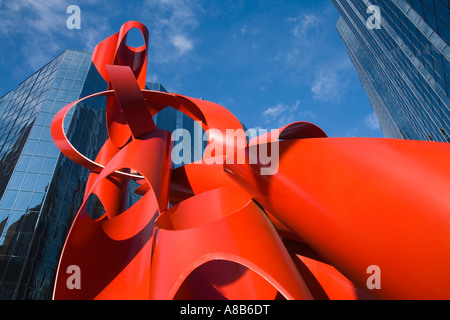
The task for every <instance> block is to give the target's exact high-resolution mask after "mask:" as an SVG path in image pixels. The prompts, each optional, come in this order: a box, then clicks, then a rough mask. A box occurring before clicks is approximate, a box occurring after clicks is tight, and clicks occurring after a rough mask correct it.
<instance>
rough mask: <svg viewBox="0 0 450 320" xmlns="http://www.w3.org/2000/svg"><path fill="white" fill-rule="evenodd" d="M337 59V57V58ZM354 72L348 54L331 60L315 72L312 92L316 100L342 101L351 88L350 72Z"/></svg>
mask: <svg viewBox="0 0 450 320" xmlns="http://www.w3.org/2000/svg"><path fill="white" fill-rule="evenodd" d="M336 60H337V59H336ZM352 72H354V69H353V65H352V64H351V61H350V59H349V58H348V56H343V57H342V59H339V61H338V62H336V63H333V62H329V63H327V64H325V65H323V66H322V67H321V68H320V69H319V70H317V71H316V72H315V78H314V80H313V82H312V84H311V94H312V96H313V98H314V99H315V100H320V101H324V102H335V103H340V102H341V101H342V99H343V97H344V96H345V94H346V93H347V92H348V90H349V89H350V81H349V74H350V73H352Z"/></svg>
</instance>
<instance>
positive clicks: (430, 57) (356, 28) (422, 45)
mask: <svg viewBox="0 0 450 320" xmlns="http://www.w3.org/2000/svg"><path fill="white" fill-rule="evenodd" d="M332 2H333V4H334V5H335V7H336V8H337V10H338V11H339V14H340V17H339V20H338V22H337V25H336V26H337V29H338V31H339V34H340V36H341V38H342V40H343V42H344V43H345V45H346V47H347V50H348V53H349V55H350V58H351V60H352V62H353V64H354V66H355V68H356V70H357V71H358V74H359V77H360V79H361V83H362V85H363V86H364V88H365V90H366V92H367V95H368V97H369V100H370V102H371V105H372V107H373V109H374V112H375V114H376V115H377V117H378V119H379V121H380V125H381V129H382V130H383V132H384V134H385V136H386V137H388V138H399V139H412V140H430V141H443V142H449V141H450V46H449V43H450V30H449V28H450V9H449V1H448V0H372V1H368V0H332ZM373 6H375V7H373ZM375 11H378V12H379V16H380V20H378V19H377V21H379V22H380V23H379V25H378V27H377V26H376V22H377V21H374V18H375Z"/></svg>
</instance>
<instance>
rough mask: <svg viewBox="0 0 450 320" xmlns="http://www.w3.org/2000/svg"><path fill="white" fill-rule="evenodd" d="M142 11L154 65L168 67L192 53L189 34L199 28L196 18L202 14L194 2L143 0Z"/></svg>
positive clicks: (197, 4) (188, 0)
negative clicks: (166, 65) (181, 57)
mask: <svg viewBox="0 0 450 320" xmlns="http://www.w3.org/2000/svg"><path fill="white" fill-rule="evenodd" d="M142 8H143V10H142V12H141V13H142V16H143V19H141V20H142V22H143V23H144V24H146V25H147V27H148V29H149V31H150V47H151V50H150V51H151V52H152V55H153V58H152V61H153V62H154V63H171V62H173V61H174V60H176V59H179V58H180V56H183V55H185V54H187V53H188V52H190V51H192V50H193V49H194V41H193V40H192V37H191V32H192V31H194V30H195V29H196V28H197V27H198V26H199V24H200V23H199V20H198V14H201V13H202V12H203V8H202V7H201V6H200V4H199V2H198V1H196V0H147V1H145V3H144V4H143V6H142ZM173 47H175V48H176V49H177V50H173Z"/></svg>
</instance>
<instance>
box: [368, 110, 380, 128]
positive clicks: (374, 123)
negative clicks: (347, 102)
mask: <svg viewBox="0 0 450 320" xmlns="http://www.w3.org/2000/svg"><path fill="white" fill-rule="evenodd" d="M364 124H365V125H366V127H368V128H369V129H372V130H379V129H380V122H379V121H378V118H377V116H376V114H375V112H372V113H371V114H369V115H367V116H366V117H365V118H364Z"/></svg>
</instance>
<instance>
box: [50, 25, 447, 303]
mask: <svg viewBox="0 0 450 320" xmlns="http://www.w3.org/2000/svg"><path fill="white" fill-rule="evenodd" d="M133 28H137V29H138V30H139V31H141V33H142V35H143V38H144V41H145V44H144V45H143V46H142V47H140V48H131V47H129V46H127V45H126V37H127V33H128V32H129V31H130V30H131V29H133ZM147 44H148V30H147V29H146V27H145V26H144V25H142V24H141V23H139V22H136V21H130V22H127V23H125V24H124V25H123V26H122V28H121V29H120V31H119V32H118V33H116V34H114V35H112V36H111V37H109V38H107V39H106V40H104V41H102V42H101V43H100V44H99V45H98V46H97V47H96V48H95V51H94V54H93V63H94V65H95V66H96V68H97V69H98V71H99V72H100V74H101V75H102V77H103V78H104V79H105V81H107V82H108V90H107V91H105V92H99V93H96V94H94V95H91V96H88V97H86V98H84V99H80V100H78V101H75V102H73V103H71V104H69V105H67V106H66V107H64V108H63V109H61V111H60V112H58V113H57V114H56V116H55V118H54V120H53V123H52V128H51V130H52V136H53V139H54V141H55V143H56V145H57V146H58V148H59V149H60V150H61V152H62V153H63V154H64V155H66V156H67V157H68V158H70V159H71V160H72V161H74V162H76V163H77V164H79V165H80V166H84V167H86V168H87V169H89V170H90V171H91V174H90V176H89V179H88V183H87V187H86V192H85V195H84V201H83V204H82V206H81V208H80V210H79V212H78V214H77V216H76V218H75V221H74V222H73V225H72V228H71V230H70V232H69V235H68V237H67V240H66V243H65V246H64V249H63V252H62V255H61V258H60V263H59V267H58V273H57V276H56V282H55V288H54V296H53V298H54V299H280V298H281V299H282V298H286V299H373V298H376V299H448V298H450V289H449V287H450V274H449V273H448V270H450V167H449V163H450V147H449V145H448V144H446V143H437V142H420V141H405V140H392V139H368V138H328V137H327V135H326V134H325V133H324V132H323V131H322V130H321V129H320V128H318V127H317V126H315V125H314V124H311V123H307V122H296V123H293V124H288V125H286V126H285V127H282V128H280V129H279V131H273V132H270V133H268V134H265V135H261V136H259V137H256V138H253V139H251V140H250V141H249V142H248V143H247V142H246V143H245V145H244V146H237V145H236V143H235V139H234V137H231V138H230V137H229V136H228V135H227V130H234V131H239V130H241V131H243V128H242V125H241V123H240V122H239V121H238V119H236V117H235V116H234V115H233V114H232V113H231V112H230V111H228V110H227V109H225V108H224V107H222V106H220V105H218V104H215V103H213V102H209V101H205V100H200V99H195V98H191V97H186V96H182V95H179V94H174V93H163V92H156V91H150V90H145V89H144V88H145V76H146V70H147V47H148V46H147ZM97 96H106V97H107V103H106V117H107V124H108V134H109V139H108V140H107V141H106V142H105V144H104V146H103V148H102V149H101V151H100V152H99V154H98V155H97V157H96V159H88V158H86V157H85V156H84V155H82V154H81V153H79V152H78V151H77V150H76V149H75V148H74V147H73V145H72V144H71V143H70V142H69V141H68V139H67V137H66V135H65V132H64V118H65V116H66V115H67V113H68V112H69V110H70V109H71V108H74V107H76V105H77V103H79V102H81V101H83V100H85V99H90V98H93V97H97ZM168 106H170V107H172V108H175V109H176V110H179V111H181V112H183V113H185V114H187V115H188V116H190V117H191V118H192V119H193V120H195V121H199V122H200V123H201V124H202V127H203V129H204V130H205V131H206V132H207V135H208V145H207V147H206V151H205V155H204V157H203V159H202V161H197V162H195V163H191V164H187V165H184V166H182V167H180V168H177V169H174V170H173V169H172V167H171V148H172V141H171V134H170V132H168V131H165V130H159V129H157V128H156V126H155V123H154V122H153V118H152V116H154V115H155V114H157V113H158V112H159V111H161V110H162V109H164V108H166V107H168ZM213 146H214V147H213ZM262 147H264V148H265V149H266V150H268V151H269V152H274V151H275V150H279V157H278V158H277V159H276V161H277V170H276V171H274V172H273V174H270V175H262V174H261V172H262V171H261V169H263V168H264V167H266V166H267V164H265V162H264V161H263V159H261V158H260V154H259V153H255V154H256V159H255V154H253V153H252V150H255V148H256V149H257V148H262ZM239 156H242V157H243V159H244V160H245V161H243V162H238V161H235V160H236V158H238V157H239ZM252 157H253V158H252ZM130 179H131V180H134V181H136V182H138V183H139V185H140V187H139V188H137V189H136V191H135V192H136V193H138V194H140V195H142V198H141V199H140V200H139V201H137V203H135V204H134V205H133V206H131V207H129V208H128V207H127V205H126V199H127V194H128V192H129V190H128V188H129V187H128V186H129V180H130ZM93 195H95V196H96V197H97V198H98V199H99V200H100V201H101V203H102V205H103V207H104V209H105V214H104V215H103V216H101V217H99V218H98V219H92V218H91V217H89V215H88V213H87V204H88V200H89V198H90V197H91V196H93ZM373 265H375V266H377V267H379V270H380V271H381V274H380V275H379V276H380V277H379V279H378V280H379V281H381V283H380V284H381V286H380V288H375V289H374V288H370V286H369V285H368V279H369V277H370V274H369V273H368V268H369V267H370V266H373ZM70 266H77V267H79V270H80V275H79V276H80V277H79V279H80V281H81V282H80V284H79V288H73V287H71V286H68V281H69V280H70V279H69V277H70V274H68V272H67V270H70Z"/></svg>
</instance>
